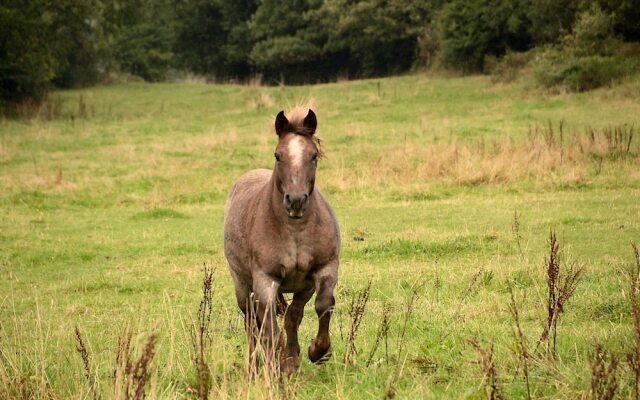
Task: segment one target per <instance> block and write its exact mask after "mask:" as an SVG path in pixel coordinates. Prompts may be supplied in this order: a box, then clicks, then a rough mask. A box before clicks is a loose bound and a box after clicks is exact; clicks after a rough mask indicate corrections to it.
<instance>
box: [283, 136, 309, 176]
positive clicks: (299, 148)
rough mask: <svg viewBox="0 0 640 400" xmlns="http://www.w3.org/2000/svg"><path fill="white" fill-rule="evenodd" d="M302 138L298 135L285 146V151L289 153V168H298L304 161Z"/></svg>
mask: <svg viewBox="0 0 640 400" xmlns="http://www.w3.org/2000/svg"><path fill="white" fill-rule="evenodd" d="M304 145H305V143H304V138H303V137H302V136H299V135H295V136H294V137H293V138H292V139H291V140H289V143H288V145H287V151H288V152H289V158H290V159H291V166H293V167H294V168H295V167H300V166H302V163H303V161H304Z"/></svg>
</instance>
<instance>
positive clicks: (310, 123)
mask: <svg viewBox="0 0 640 400" xmlns="http://www.w3.org/2000/svg"><path fill="white" fill-rule="evenodd" d="M302 126H304V128H305V130H306V131H307V132H309V134H311V135H313V134H314V133H316V127H317V126H318V120H317V119H316V113H314V112H313V110H312V109H309V112H308V113H307V116H306V117H304V121H303V122H302Z"/></svg>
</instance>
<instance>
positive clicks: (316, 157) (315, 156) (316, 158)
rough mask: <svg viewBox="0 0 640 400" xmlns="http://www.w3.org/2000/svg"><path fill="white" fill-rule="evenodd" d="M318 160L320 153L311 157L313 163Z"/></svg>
mask: <svg viewBox="0 0 640 400" xmlns="http://www.w3.org/2000/svg"><path fill="white" fill-rule="evenodd" d="M317 160H318V153H313V155H311V161H317Z"/></svg>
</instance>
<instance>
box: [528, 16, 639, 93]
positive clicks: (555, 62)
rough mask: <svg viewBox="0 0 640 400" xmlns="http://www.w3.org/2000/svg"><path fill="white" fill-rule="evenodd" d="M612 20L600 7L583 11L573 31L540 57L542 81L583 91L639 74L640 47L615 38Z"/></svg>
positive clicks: (537, 64) (537, 74)
mask: <svg viewBox="0 0 640 400" xmlns="http://www.w3.org/2000/svg"><path fill="white" fill-rule="evenodd" d="M612 21H613V19H612V17H611V16H610V15H608V14H606V13H605V12H603V11H602V10H601V9H600V8H599V7H598V6H594V7H592V8H591V9H590V10H588V11H585V12H583V13H581V14H580V15H579V16H578V19H577V20H576V23H575V24H574V27H573V32H572V33H571V34H569V35H567V36H565V37H564V38H563V40H562V43H561V44H559V45H557V46H551V47H547V48H546V49H545V50H544V51H542V52H541V53H540V55H539V56H538V57H537V58H536V60H535V62H534V73H535V77H536V80H537V81H538V83H540V84H541V85H543V86H545V87H553V86H563V87H565V88H566V89H568V90H571V91H578V92H581V91H585V90H591V89H595V88H597V87H600V86H607V85H610V84H612V83H613V82H616V81H619V80H621V79H622V78H623V77H624V76H626V75H630V74H633V73H636V72H637V71H638V67H639V66H640V56H639V53H638V51H637V50H638V46H637V45H635V44H629V43H623V42H621V41H620V40H619V39H617V38H616V37H614V36H613V29H612V26H613V22H612Z"/></svg>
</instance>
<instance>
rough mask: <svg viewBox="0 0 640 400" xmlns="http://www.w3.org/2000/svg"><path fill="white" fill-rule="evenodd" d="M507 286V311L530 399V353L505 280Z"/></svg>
mask: <svg viewBox="0 0 640 400" xmlns="http://www.w3.org/2000/svg"><path fill="white" fill-rule="evenodd" d="M507 288H508V289H509V312H510V313H511V317H512V318H513V322H514V323H515V325H516V329H515V332H514V336H515V339H516V343H517V345H516V351H517V352H518V359H519V360H520V362H521V363H522V374H523V376H524V382H525V384H526V386H527V399H529V400H531V384H530V382H529V364H530V359H531V354H530V353H529V346H528V345H527V337H526V336H525V334H524V332H523V330H522V325H521V324H520V311H519V310H518V303H516V297H515V294H514V293H513V285H511V282H510V281H507Z"/></svg>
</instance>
